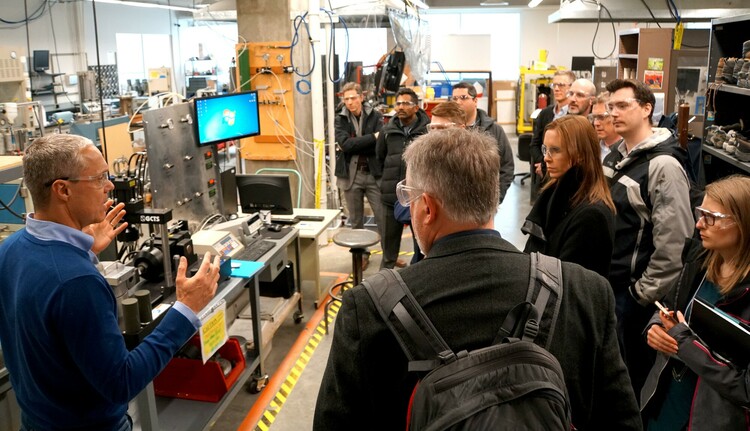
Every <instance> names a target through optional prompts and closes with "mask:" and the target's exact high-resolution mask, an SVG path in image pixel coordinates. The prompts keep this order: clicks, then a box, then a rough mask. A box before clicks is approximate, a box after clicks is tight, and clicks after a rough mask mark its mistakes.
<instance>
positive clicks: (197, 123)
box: [192, 90, 261, 147]
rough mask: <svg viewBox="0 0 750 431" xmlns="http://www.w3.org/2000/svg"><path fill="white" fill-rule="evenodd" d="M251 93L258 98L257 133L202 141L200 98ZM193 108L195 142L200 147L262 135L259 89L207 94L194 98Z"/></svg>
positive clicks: (228, 96) (221, 97)
mask: <svg viewBox="0 0 750 431" xmlns="http://www.w3.org/2000/svg"><path fill="white" fill-rule="evenodd" d="M251 93H254V94H255V100H256V104H257V106H258V109H257V110H256V112H255V114H256V116H257V118H256V120H257V121H258V132H257V133H249V134H245V135H238V136H235V137H232V138H229V139H218V140H214V141H209V142H201V141H200V136H201V134H200V120H199V118H198V108H197V106H196V104H197V103H198V101H199V100H206V99H226V98H230V97H237V96H241V95H247V94H251ZM192 108H193V117H194V118H195V121H193V125H194V130H195V142H196V143H197V144H198V146H199V147H206V146H209V145H215V144H220V143H222V142H228V141H233V140H235V139H244V138H250V137H252V136H258V135H260V129H261V126H260V100H259V99H258V90H248V91H240V92H235V93H225V94H217V95H213V96H207V97H201V98H197V99H193V103H192Z"/></svg>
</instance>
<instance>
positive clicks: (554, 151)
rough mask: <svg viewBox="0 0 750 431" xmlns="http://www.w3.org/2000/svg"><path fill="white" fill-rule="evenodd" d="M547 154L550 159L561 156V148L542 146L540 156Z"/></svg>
mask: <svg viewBox="0 0 750 431" xmlns="http://www.w3.org/2000/svg"><path fill="white" fill-rule="evenodd" d="M547 154H549V156H550V157H555V156H558V155H560V154H562V148H560V147H548V146H546V145H542V155H543V156H546V155H547Z"/></svg>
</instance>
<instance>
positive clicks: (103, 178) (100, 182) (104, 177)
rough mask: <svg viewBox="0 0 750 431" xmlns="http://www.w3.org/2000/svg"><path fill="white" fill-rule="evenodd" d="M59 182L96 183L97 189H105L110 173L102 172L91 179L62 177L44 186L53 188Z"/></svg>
mask: <svg viewBox="0 0 750 431" xmlns="http://www.w3.org/2000/svg"><path fill="white" fill-rule="evenodd" d="M57 180H63V181H71V182H74V183H76V182H79V181H92V182H95V185H96V186H97V187H100V188H101V187H104V186H106V185H107V183H108V182H109V172H102V173H101V174H99V175H92V176H90V177H77V178H70V177H60V178H55V179H54V180H50V181H47V182H46V183H45V184H44V186H45V187H49V186H51V185H52V184H53V183H54V182H55V181H57Z"/></svg>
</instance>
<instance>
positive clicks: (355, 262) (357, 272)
mask: <svg viewBox="0 0 750 431" xmlns="http://www.w3.org/2000/svg"><path fill="white" fill-rule="evenodd" d="M349 252H350V253H351V254H352V281H344V282H341V283H336V284H334V285H333V286H331V287H330V288H329V289H328V295H329V296H330V297H331V299H330V300H329V301H328V302H326V305H325V307H323V313H324V314H323V319H324V324H325V328H326V334H328V310H329V309H330V307H331V304H332V303H333V301H339V302H340V301H341V295H342V294H343V290H344V287H345V286H346V285H351V287H354V286H357V285H359V284H360V283H362V280H363V278H364V277H363V275H362V273H363V271H362V256H364V254H365V249H363V248H350V249H349ZM339 286H341V290H340V291H339V294H338V295H336V294H334V292H333V291H334V289H335V288H336V287H339Z"/></svg>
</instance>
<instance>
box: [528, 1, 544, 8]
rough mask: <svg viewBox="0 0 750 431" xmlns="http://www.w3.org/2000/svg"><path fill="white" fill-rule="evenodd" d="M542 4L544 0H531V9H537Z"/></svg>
mask: <svg viewBox="0 0 750 431" xmlns="http://www.w3.org/2000/svg"><path fill="white" fill-rule="evenodd" d="M541 2H542V0H531V1H530V2H529V7H537V6H539V3H541Z"/></svg>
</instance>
